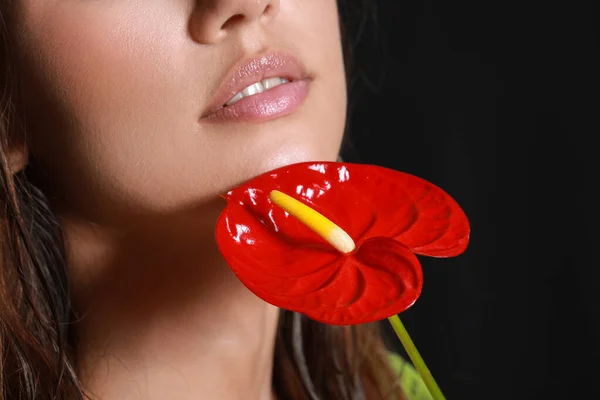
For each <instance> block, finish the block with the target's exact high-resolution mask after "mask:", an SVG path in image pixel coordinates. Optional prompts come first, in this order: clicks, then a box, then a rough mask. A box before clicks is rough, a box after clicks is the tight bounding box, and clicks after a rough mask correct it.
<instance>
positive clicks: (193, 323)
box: [65, 223, 279, 400]
mask: <svg viewBox="0 0 600 400" xmlns="http://www.w3.org/2000/svg"><path fill="white" fill-rule="evenodd" d="M65 225H66V226H67V229H66V233H67V240H68V248H70V251H69V256H70V260H69V263H70V265H71V266H72V267H71V278H72V282H73V288H74V296H73V297H74V306H75V309H76V312H77V313H78V315H79V321H78V322H77V325H76V330H77V346H76V354H77V361H78V368H79V370H80V376H81V377H82V381H83V385H84V388H85V389H86V392H87V393H88V394H89V395H90V396H91V397H92V398H93V399H102V400H112V399H119V400H130V399H131V400H133V399H145V400H154V399H165V398H169V399H173V400H186V399H199V398H211V399H213V398H214V399H222V400H227V399H240V398H244V399H249V400H253V399H255V400H263V399H265V400H266V399H272V398H273V394H272V385H271V377H272V368H273V351H274V343H275V333H276V328H277V321H278V315H279V311H278V309H277V308H275V307H273V306H271V305H268V304H266V303H264V302H263V301H262V300H260V299H258V298H257V297H255V296H254V295H253V294H252V293H250V292H249V291H248V290H247V289H246V288H245V287H244V286H243V285H242V284H241V283H240V281H239V280H238V279H237V277H236V276H235V275H234V274H233V273H232V272H231V270H230V269H229V267H228V266H227V265H226V264H225V263H224V262H223V260H222V259H221V257H220V255H219V254H218V251H217V249H216V244H215V243H214V239H212V231H210V230H209V232H210V234H208V235H205V237H204V238H200V237H199V235H198V234H197V233H196V234H195V235H192V234H191V232H189V231H188V230H186V229H183V228H182V227H181V226H180V227H178V229H177V230H172V231H171V232H170V235H166V234H165V232H166V231H164V230H156V231H154V230H152V229H148V227H145V228H144V229H143V231H144V234H140V233H139V232H128V233H127V234H123V233H121V234H119V235H116V234H107V233H106V232H105V231H103V232H101V231H100V229H99V228H97V227H96V228H92V227H90V226H85V225H82V224H77V223H66V224H65ZM159 231H162V233H161V234H158V232H159ZM152 232H154V234H153V233H152ZM175 232H177V234H175ZM196 232H197V230H196ZM167 237H168V239H167ZM190 237H194V238H195V240H193V241H190V239H189V238H190ZM191 242H193V243H191Z"/></svg>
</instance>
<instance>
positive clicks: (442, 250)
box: [216, 162, 470, 325]
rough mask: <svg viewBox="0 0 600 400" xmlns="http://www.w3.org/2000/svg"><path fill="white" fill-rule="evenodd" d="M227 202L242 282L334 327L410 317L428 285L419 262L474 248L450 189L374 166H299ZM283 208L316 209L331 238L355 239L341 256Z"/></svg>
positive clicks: (229, 242)
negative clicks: (410, 309)
mask: <svg viewBox="0 0 600 400" xmlns="http://www.w3.org/2000/svg"><path fill="white" fill-rule="evenodd" d="M288 196H289V197H288ZM224 197H225V199H226V200H227V206H226V207H225V210H224V211H223V212H222V214H221V216H220V217H219V220H218V222H217V227H216V240H217V244H218V246H219V250H220V251H221V253H222V255H223V257H224V258H225V261H226V262H227V263H228V264H229V266H230V267H231V269H232V270H233V272H234V273H235V274H236V275H237V276H238V278H239V279H240V280H241V281H242V282H243V283H244V285H246V286H247V287H248V289H249V290H251V291H252V292H253V293H254V294H256V295H257V296H258V297H260V298H261V299H263V300H265V301H266V302H268V303H271V304H273V305H275V306H278V307H281V308H284V309H288V310H291V311H296V312H300V313H303V314H305V315H307V316H309V317H310V318H312V319H314V320H317V321H320V322H324V323H328V324H333V325H350V324H359V323H365V322H372V321H377V320H381V319H384V318H387V317H390V316H392V315H395V314H398V313H400V312H402V311H404V310H406V309H407V308H408V307H410V306H411V305H412V304H414V302H415V301H416V300H417V298H418V297H419V295H420V293H421V289H422V286H423V274H422V270H421V265H420V262H419V260H418V258H417V256H416V255H417V254H418V255H424V256H432V257H453V256H457V255H459V254H461V253H462V252H463V251H464V250H465V249H466V247H467V245H468V241H469V233H470V227H469V222H468V220H467V217H466V216H465V214H464V212H463V211H462V209H461V208H460V207H459V205H458V204H457V203H456V202H455V201H454V200H453V199H452V198H451V197H450V196H449V195H448V194H447V193H445V192H444V191H443V190H442V189H440V188H438V187H437V186H435V185H433V184H432V183H430V182H427V181H426V180H423V179H421V178H418V177H416V176H413V175H409V174H406V173H402V172H398V171H395V170H391V169H387V168H383V167H378V166H373V165H362V164H351V163H339V162H306V163H299V164H294V165H290V166H286V167H283V168H279V169H276V170H273V171H270V172H268V173H265V174H263V175H261V176H258V177H256V178H254V179H252V180H250V181H248V182H246V183H245V184H243V185H241V186H239V187H236V188H235V189H233V190H231V191H230V192H228V193H227V194H226V195H225V196H224ZM277 199H279V200H277ZM276 202H279V203H281V202H287V203H286V204H288V207H292V206H294V204H295V206H299V207H307V208H309V209H310V210H313V211H314V214H315V216H312V217H310V218H317V222H316V223H317V224H320V225H319V226H322V227H323V228H322V229H321V230H327V231H329V232H330V234H331V235H334V236H335V235H337V236H339V235H342V236H343V235H346V236H344V237H342V239H341V240H342V242H341V243H342V244H341V245H340V246H341V247H340V248H335V247H334V246H332V244H331V243H334V242H332V240H330V239H327V236H326V235H325V236H323V232H321V234H319V233H318V232H316V231H315V228H314V227H313V228H311V227H309V226H307V222H306V221H301V219H302V218H300V219H299V218H298V216H294V215H292V214H293V212H291V211H290V212H288V211H289V210H288V211H285V210H284V209H283V208H281V204H279V205H278V204H276ZM292 203H293V204H292ZM298 203H299V204H298ZM290 204H291V205H290ZM313 211H311V212H313ZM303 212H304V211H303ZM307 218H308V217H307ZM319 218H321V219H323V220H324V221H325V222H322V221H320V220H318V219H319ZM336 229H339V230H336ZM340 231H341V232H340ZM331 232H333V233H331ZM345 246H346V247H345Z"/></svg>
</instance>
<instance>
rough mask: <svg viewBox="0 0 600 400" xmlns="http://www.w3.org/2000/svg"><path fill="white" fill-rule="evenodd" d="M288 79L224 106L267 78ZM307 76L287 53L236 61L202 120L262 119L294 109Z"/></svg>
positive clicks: (302, 94) (301, 99)
mask: <svg viewBox="0 0 600 400" xmlns="http://www.w3.org/2000/svg"><path fill="white" fill-rule="evenodd" d="M273 77H280V78H286V79H287V80H289V81H290V82H288V83H284V84H283V85H279V86H277V87H274V88H273V89H270V90H267V91H264V92H262V93H259V94H256V95H254V96H249V97H244V98H243V99H241V100H240V101H238V102H236V103H234V104H232V105H231V106H224V105H225V104H226V103H227V102H228V101H229V100H231V99H232V98H233V96H235V95H236V94H237V93H238V92H241V91H242V90H243V89H245V88H246V87H248V86H250V85H252V84H253V83H255V82H258V81H261V80H263V79H267V78H273ZM309 83H310V78H309V77H308V75H307V73H306V72H305V69H304V67H303V66H302V65H301V64H300V62H299V61H298V60H297V59H295V58H294V57H292V56H291V55H288V54H283V53H268V54H264V55H261V56H260V57H255V58H252V59H245V60H241V61H240V62H238V63H237V64H236V65H235V66H234V67H233V68H232V70H231V72H230V73H229V74H227V77H226V78H225V80H224V81H223V84H222V85H221V87H220V88H219V90H218V92H217V95H216V96H215V98H214V101H211V103H210V104H209V106H208V107H207V112H206V113H205V114H204V115H203V116H202V120H204V121H210V122H242V121H244V122H264V121H268V120H272V119H275V118H280V117H283V116H284V115H288V114H290V113H292V112H294V111H295V110H296V109H297V108H298V107H299V106H300V105H301V104H302V103H303V102H304V99H305V98H306V95H307V94H308V87H309Z"/></svg>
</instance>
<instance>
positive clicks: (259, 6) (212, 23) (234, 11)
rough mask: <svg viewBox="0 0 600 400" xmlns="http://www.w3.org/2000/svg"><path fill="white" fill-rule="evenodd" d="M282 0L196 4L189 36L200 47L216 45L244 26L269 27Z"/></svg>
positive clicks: (225, 0)
mask: <svg viewBox="0 0 600 400" xmlns="http://www.w3.org/2000/svg"><path fill="white" fill-rule="evenodd" d="M279 1H280V0H197V1H196V6H195V8H194V11H193V14H192V16H191V18H190V34H191V35H192V37H193V38H194V40H196V41H197V42H198V43H202V44H216V43H218V42H220V41H221V40H223V39H224V38H225V37H226V36H227V35H228V34H230V33H231V32H233V31H235V30H236V29H239V28H240V27H242V26H245V25H251V24H254V23H267V22H268V21H269V20H271V19H272V18H273V17H274V16H275V15H277V13H278V12H279Z"/></svg>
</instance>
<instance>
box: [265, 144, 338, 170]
mask: <svg viewBox="0 0 600 400" xmlns="http://www.w3.org/2000/svg"><path fill="white" fill-rule="evenodd" d="M337 158H338V153H337V151H336V152H329V153H328V154H327V153H326V152H324V151H316V152H315V151H313V150H312V149H295V151H289V152H279V153H277V154H274V155H273V156H271V157H269V158H268V159H266V160H265V162H263V163H262V164H261V168H260V169H261V170H260V171H258V173H257V174H256V175H260V174H263V173H265V172H268V171H271V170H274V169H277V168H281V167H285V166H287V165H291V164H297V163H301V162H307V161H336V160H337Z"/></svg>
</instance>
